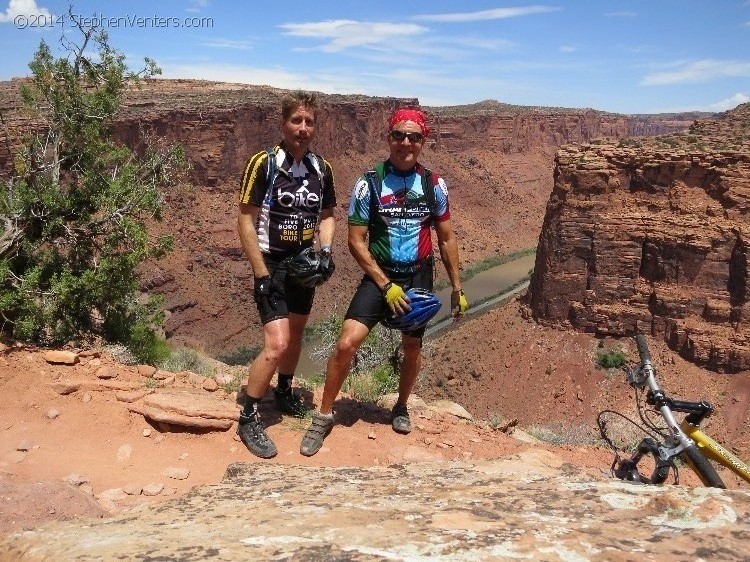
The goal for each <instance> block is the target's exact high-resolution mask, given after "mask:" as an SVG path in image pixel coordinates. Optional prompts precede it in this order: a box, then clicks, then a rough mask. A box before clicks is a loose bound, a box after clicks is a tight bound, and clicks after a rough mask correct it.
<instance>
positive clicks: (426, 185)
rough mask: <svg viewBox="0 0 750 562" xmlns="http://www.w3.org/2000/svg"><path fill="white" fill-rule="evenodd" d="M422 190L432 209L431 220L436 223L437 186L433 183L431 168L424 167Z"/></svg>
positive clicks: (428, 205)
mask: <svg viewBox="0 0 750 562" xmlns="http://www.w3.org/2000/svg"><path fill="white" fill-rule="evenodd" d="M422 191H423V192H424V196H425V197H426V198H427V207H429V209H430V222H431V223H432V224H435V213H436V212H437V201H436V200H435V186H434V185H432V170H430V169H429V168H422Z"/></svg>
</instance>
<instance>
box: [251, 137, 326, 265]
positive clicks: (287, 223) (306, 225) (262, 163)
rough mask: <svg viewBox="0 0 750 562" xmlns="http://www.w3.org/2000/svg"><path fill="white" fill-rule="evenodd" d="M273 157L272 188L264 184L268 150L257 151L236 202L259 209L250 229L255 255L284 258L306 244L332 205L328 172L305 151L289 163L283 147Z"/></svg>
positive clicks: (266, 179) (324, 166)
mask: <svg viewBox="0 0 750 562" xmlns="http://www.w3.org/2000/svg"><path fill="white" fill-rule="evenodd" d="M273 154H274V155H275V158H276V166H275V170H276V173H275V178H274V179H273V189H271V190H270V191H269V189H268V183H267V182H268V178H267V174H268V169H269V168H268V158H269V156H268V152H266V151H262V152H258V153H257V154H255V155H254V156H253V157H252V158H250V160H249V161H248V163H247V165H246V166H245V172H244V174H243V175H242V183H241V185H240V202H242V203H245V204H248V205H255V206H256V207H260V212H259V213H258V220H257V222H256V224H255V229H256V231H257V233H258V242H259V244H260V250H261V252H263V253H265V254H269V253H271V254H290V253H294V252H299V251H300V250H302V249H304V248H306V247H308V246H311V245H312V243H313V236H314V234H315V227H316V226H317V223H318V219H319V216H320V211H321V210H322V209H328V208H331V207H334V206H335V205H336V192H335V189H334V180H333V169H332V168H331V165H330V164H329V163H328V162H327V161H325V160H324V159H323V158H320V157H318V156H316V155H315V154H313V153H312V152H310V151H309V150H308V151H307V152H306V153H305V155H304V156H303V157H302V160H300V162H299V163H295V162H294V157H293V156H292V155H291V153H288V152H287V151H286V150H284V147H283V143H280V144H279V145H278V146H276V147H274V149H273Z"/></svg>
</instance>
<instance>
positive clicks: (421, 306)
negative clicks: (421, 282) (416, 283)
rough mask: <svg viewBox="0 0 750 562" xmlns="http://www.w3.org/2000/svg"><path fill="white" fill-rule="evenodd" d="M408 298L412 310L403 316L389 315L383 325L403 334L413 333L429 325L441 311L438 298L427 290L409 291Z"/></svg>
mask: <svg viewBox="0 0 750 562" xmlns="http://www.w3.org/2000/svg"><path fill="white" fill-rule="evenodd" d="M406 296H407V297H408V298H409V306H411V310H410V311H409V312H407V313H406V314H402V315H401V316H391V315H390V314H388V315H387V316H386V317H385V318H384V319H383V325H385V326H386V327H388V328H392V329H394V330H401V331H402V332H413V331H414V330H419V329H420V328H422V327H424V326H425V325H427V322H429V321H430V320H431V319H432V318H433V317H434V316H435V315H436V314H437V313H438V311H439V310H440V306H441V305H440V301H439V300H438V298H437V297H436V296H435V295H433V294H432V293H430V292H429V291H426V290H425V289H414V288H412V289H409V290H408V291H406Z"/></svg>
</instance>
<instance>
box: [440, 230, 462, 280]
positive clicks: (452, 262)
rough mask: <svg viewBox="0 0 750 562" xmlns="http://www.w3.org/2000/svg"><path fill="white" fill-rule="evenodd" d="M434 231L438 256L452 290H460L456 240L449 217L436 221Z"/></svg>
mask: <svg viewBox="0 0 750 562" xmlns="http://www.w3.org/2000/svg"><path fill="white" fill-rule="evenodd" d="M435 232H437V237H438V248H440V257H441V258H442V260H443V265H444V266H445V272H446V273H447V274H448V279H450V282H451V286H452V287H453V292H454V293H457V292H459V291H460V290H461V278H460V277H459V275H458V242H457V241H456V237H455V235H454V234H453V227H452V226H451V221H450V219H448V220H444V221H440V222H437V223H436V224H435Z"/></svg>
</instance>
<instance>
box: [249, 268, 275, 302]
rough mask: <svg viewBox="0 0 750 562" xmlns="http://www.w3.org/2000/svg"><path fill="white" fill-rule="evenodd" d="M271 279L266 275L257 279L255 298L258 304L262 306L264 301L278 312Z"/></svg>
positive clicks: (254, 291) (254, 288)
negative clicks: (272, 292)
mask: <svg viewBox="0 0 750 562" xmlns="http://www.w3.org/2000/svg"><path fill="white" fill-rule="evenodd" d="M271 283H272V281H271V277H270V276H269V275H265V276H263V277H256V278H255V286H254V287H253V298H254V299H255V303H256V304H261V303H262V301H263V300H265V301H266V302H267V303H268V306H270V307H271V308H272V309H274V310H276V301H275V300H274V298H273V297H272V296H271Z"/></svg>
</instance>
